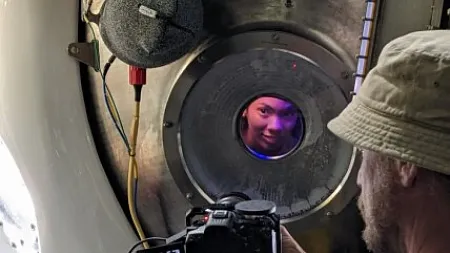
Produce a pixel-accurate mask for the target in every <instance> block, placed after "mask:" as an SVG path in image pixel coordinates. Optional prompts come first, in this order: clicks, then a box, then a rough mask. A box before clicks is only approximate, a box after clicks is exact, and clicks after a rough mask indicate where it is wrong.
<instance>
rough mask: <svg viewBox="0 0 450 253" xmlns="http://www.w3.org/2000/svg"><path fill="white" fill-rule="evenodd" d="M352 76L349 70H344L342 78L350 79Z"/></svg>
mask: <svg viewBox="0 0 450 253" xmlns="http://www.w3.org/2000/svg"><path fill="white" fill-rule="evenodd" d="M349 77H350V73H348V71H343V72H342V73H341V78H342V79H348V78H349Z"/></svg>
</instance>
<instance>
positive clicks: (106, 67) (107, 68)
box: [103, 55, 116, 78]
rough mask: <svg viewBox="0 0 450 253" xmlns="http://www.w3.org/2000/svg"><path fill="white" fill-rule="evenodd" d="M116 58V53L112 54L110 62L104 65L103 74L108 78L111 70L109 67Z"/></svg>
mask: <svg viewBox="0 0 450 253" xmlns="http://www.w3.org/2000/svg"><path fill="white" fill-rule="evenodd" d="M115 60H116V56H115V55H111V56H110V57H109V59H108V62H107V63H106V64H105V66H104V67H103V75H104V76H105V78H106V74H107V73H108V71H109V68H110V67H111V65H112V64H113V62H114V61H115Z"/></svg>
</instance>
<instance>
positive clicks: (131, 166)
mask: <svg viewBox="0 0 450 253" xmlns="http://www.w3.org/2000/svg"><path fill="white" fill-rule="evenodd" d="M90 4H92V1H91V2H90ZM90 4H89V5H88V8H87V9H86V12H85V13H84V14H83V16H82V17H83V21H84V22H86V23H87V24H88V27H89V29H90V30H91V33H92V36H93V37H94V40H96V36H95V32H94V28H93V27H92V25H91V22H90V21H89V20H88V18H87V15H86V14H87V12H88V11H89V9H90ZM99 61H100V59H99ZM102 75H103V74H102ZM102 78H106V76H105V77H104V76H102ZM103 81H104V82H105V81H106V80H103ZM106 103H108V104H109V107H110V108H111V109H112V112H111V113H112V117H113V119H114V120H115V122H119V112H118V111H117V110H116V107H115V106H114V105H113V104H114V101H113V100H112V96H111V93H110V91H109V89H108V88H107V95H106ZM139 114H140V102H136V104H135V107H134V114H133V121H132V123H131V136H130V137H131V138H130V140H131V142H130V153H129V156H130V159H129V162H128V179H127V198H128V208H129V210H130V214H131V219H132V221H133V224H134V226H135V228H136V230H137V232H138V235H139V238H140V239H141V240H144V239H145V238H146V237H145V233H144V231H143V229H142V226H141V223H140V222H139V218H138V216H137V212H136V205H135V203H134V186H135V185H134V182H137V179H138V165H137V162H136V142H137V135H138V130H139ZM143 245H144V248H146V249H148V248H149V245H148V242H144V243H143Z"/></svg>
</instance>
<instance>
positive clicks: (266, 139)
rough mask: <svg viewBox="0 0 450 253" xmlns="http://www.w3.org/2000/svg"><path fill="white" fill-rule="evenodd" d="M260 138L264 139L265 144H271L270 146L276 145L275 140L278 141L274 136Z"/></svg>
mask: <svg viewBox="0 0 450 253" xmlns="http://www.w3.org/2000/svg"><path fill="white" fill-rule="evenodd" d="M262 136H263V138H264V140H265V141H266V142H268V143H271V144H274V143H276V142H277V140H278V137H277V136H275V135H265V134H262Z"/></svg>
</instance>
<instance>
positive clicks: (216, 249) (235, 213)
mask: <svg viewBox="0 0 450 253" xmlns="http://www.w3.org/2000/svg"><path fill="white" fill-rule="evenodd" d="M242 196H243V195H242V194H236V193H232V194H230V195H228V196H226V197H223V198H221V200H219V201H218V202H217V203H215V204H211V205H208V206H206V207H194V208H192V209H190V210H189V211H188V212H187V214H186V230H184V231H183V232H181V233H179V234H177V235H174V236H172V237H171V238H169V239H167V241H166V243H167V244H166V245H164V246H159V247H155V248H151V249H147V250H143V251H140V252H142V253H143V252H146V253H167V252H169V253H172V252H177V253H281V233H280V217H279V215H278V214H276V213H275V212H276V205H275V204H274V203H273V202H271V201H265V200H249V198H248V197H242ZM244 196H245V195H244Z"/></svg>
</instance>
